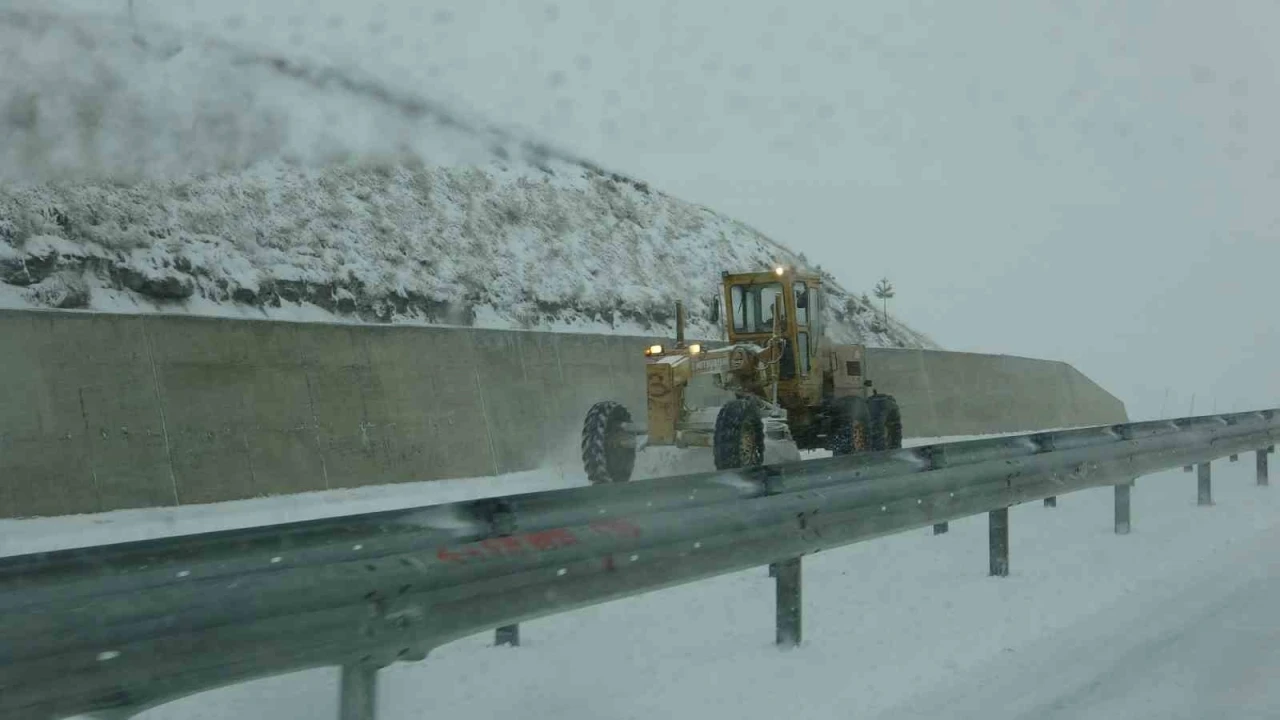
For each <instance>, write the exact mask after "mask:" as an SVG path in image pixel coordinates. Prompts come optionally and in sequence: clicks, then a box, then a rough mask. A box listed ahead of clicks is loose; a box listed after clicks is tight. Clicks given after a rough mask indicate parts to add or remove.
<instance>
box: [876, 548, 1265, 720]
mask: <svg viewBox="0 0 1280 720" xmlns="http://www.w3.org/2000/svg"><path fill="white" fill-rule="evenodd" d="M1277 547H1280V530H1276V529H1274V528H1273V529H1271V530H1269V531H1267V532H1265V533H1262V534H1260V535H1259V536H1257V537H1256V538H1254V539H1253V540H1252V541H1251V542H1248V543H1245V544H1244V545H1243V547H1241V548H1238V549H1228V550H1225V551H1224V552H1223V553H1222V554H1221V555H1217V556H1215V557H1214V558H1212V559H1210V560H1209V561H1208V562H1207V563H1203V564H1202V565H1204V566H1206V567H1204V571H1203V574H1198V575H1196V576H1194V579H1190V580H1184V581H1181V582H1165V583H1156V584H1154V585H1153V586H1152V587H1150V588H1148V589H1146V590H1144V591H1143V592H1140V593H1134V594H1133V595H1131V596H1129V597H1127V598H1125V599H1124V600H1123V601H1121V602H1118V603H1116V605H1115V606H1113V607H1111V608H1109V609H1108V610H1107V611H1106V612H1103V613H1098V614H1096V615H1091V616H1088V617H1086V618H1083V619H1082V620H1080V621H1079V622H1076V623H1073V624H1072V625H1071V626H1069V627H1067V628H1064V629H1062V630H1059V631H1058V632H1055V633H1052V634H1050V635H1049V636H1047V637H1045V638H1042V639H1041V640H1040V641H1038V642H1036V643H1035V644H1034V645H1032V646H1031V647H1029V648H1027V649H1026V650H1023V651H1020V652H1017V653H1012V654H1011V655H1010V657H1007V658H1001V659H1000V660H998V661H996V662H994V663H990V664H987V665H984V666H982V667H980V668H977V669H975V670H974V671H971V672H967V673H964V674H963V675H962V676H961V678H959V679H957V680H956V681H953V682H952V683H950V686H949V687H947V688H944V689H942V690H940V691H938V692H935V693H931V694H930V695H929V696H927V697H925V698H921V699H920V700H917V701H915V702H908V703H906V704H904V705H903V706H902V707H899V708H896V709H894V710H893V711H890V712H887V713H885V715H884V717H886V718H888V717H894V718H938V717H950V718H981V719H982V720H1003V719H1008V720H1013V719H1014V718H1018V719H1026V720H1031V719H1032V718H1035V719H1037V720H1068V719H1072V720H1074V719H1076V718H1090V719H1093V720H1109V719H1111V718H1115V719H1117V720H1119V719H1120V718H1167V719H1169V720H1178V719H1185V720H1193V719H1199V718H1274V717H1278V716H1280V561H1278V559H1277V552H1276V548H1277ZM1210 565H1212V566H1217V567H1216V568H1214V569H1212V570H1211V569H1209V568H1208V567H1207V566H1210Z"/></svg>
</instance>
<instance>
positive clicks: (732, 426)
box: [712, 398, 764, 470]
mask: <svg viewBox="0 0 1280 720" xmlns="http://www.w3.org/2000/svg"><path fill="white" fill-rule="evenodd" d="M712 453H713V454H714V455H715V461H716V469H717V470H733V469H735V468H744V467H755V466H757V465H760V464H761V463H763V462H764V420H763V419H762V418H761V417H760V409H759V407H758V406H757V405H756V403H755V402H753V401H751V400H747V399H743V398H739V399H737V400H730V401H729V402H728V403H727V404H725V406H724V407H722V408H720V412H719V413H717V414H716V432H715V437H714V439H713V440H712Z"/></svg>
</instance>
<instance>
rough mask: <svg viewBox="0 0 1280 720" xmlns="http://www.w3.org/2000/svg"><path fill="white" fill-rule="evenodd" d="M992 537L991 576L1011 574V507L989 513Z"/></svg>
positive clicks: (989, 527)
mask: <svg viewBox="0 0 1280 720" xmlns="http://www.w3.org/2000/svg"><path fill="white" fill-rule="evenodd" d="M987 527H988V530H989V535H990V539H991V576H992V577H1008V576H1009V508H1001V509H999V510H992V511H991V512H989V513H987Z"/></svg>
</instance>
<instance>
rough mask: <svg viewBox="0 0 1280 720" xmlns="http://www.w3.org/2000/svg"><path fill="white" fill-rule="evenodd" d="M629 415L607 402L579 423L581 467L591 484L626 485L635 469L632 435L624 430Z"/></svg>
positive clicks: (633, 439) (592, 408)
mask: <svg viewBox="0 0 1280 720" xmlns="http://www.w3.org/2000/svg"><path fill="white" fill-rule="evenodd" d="M629 422H631V413H630V412H628V411H627V409H626V408H625V407H623V406H622V405H621V404H620V403H616V402H612V401H609V400H606V401H604V402H598V403H596V404H595V405H592V406H591V409H590V410H588V411H587V418H586V420H584V421H583V423H582V467H583V469H584V470H585V471H586V473H587V480H588V481H589V482H590V483H591V484H592V485H599V484H602V483H615V482H626V481H628V480H630V479H631V471H632V470H634V469H635V466H636V444H635V436H633V435H631V434H630V433H628V432H627V430H626V425H627V423H629Z"/></svg>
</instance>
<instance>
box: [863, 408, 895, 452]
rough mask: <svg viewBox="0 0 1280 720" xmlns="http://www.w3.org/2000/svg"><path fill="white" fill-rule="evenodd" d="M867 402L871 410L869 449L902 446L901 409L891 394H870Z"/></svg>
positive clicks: (892, 448) (886, 448) (891, 448)
mask: <svg viewBox="0 0 1280 720" xmlns="http://www.w3.org/2000/svg"><path fill="white" fill-rule="evenodd" d="M867 404H868V405H869V406H870V410H871V449H873V450H897V449H898V448H901V447H902V411H901V410H899V409H898V400H897V398H895V397H894V396H892V395H872V396H871V397H870V398H869V399H868V400H867Z"/></svg>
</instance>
